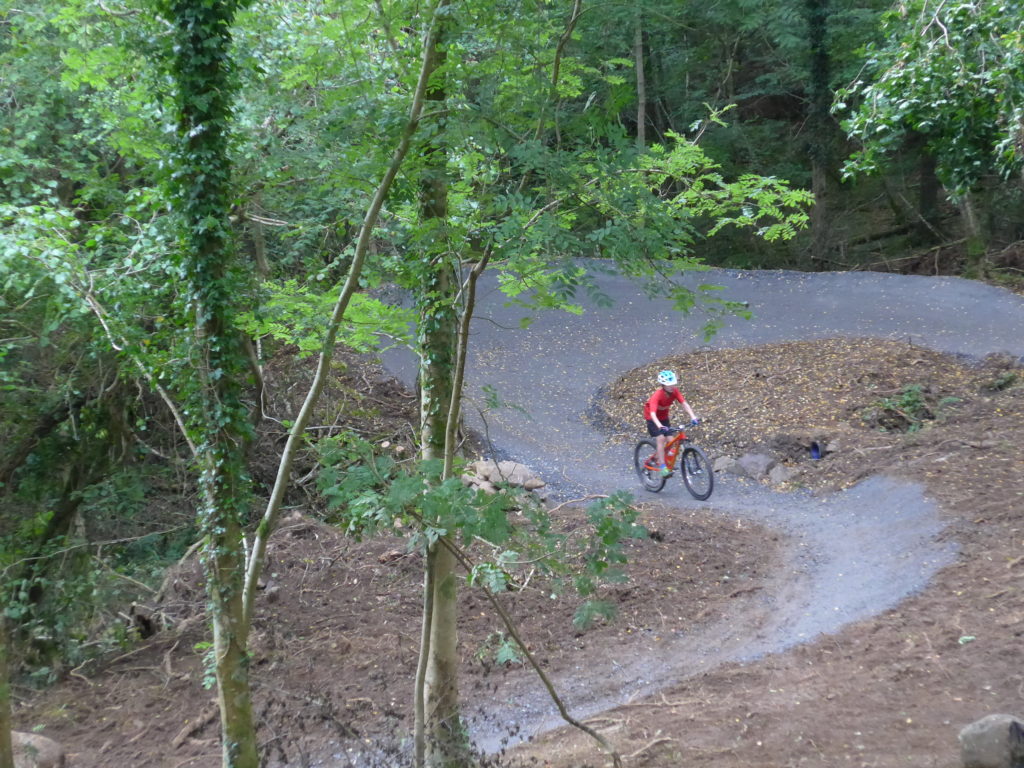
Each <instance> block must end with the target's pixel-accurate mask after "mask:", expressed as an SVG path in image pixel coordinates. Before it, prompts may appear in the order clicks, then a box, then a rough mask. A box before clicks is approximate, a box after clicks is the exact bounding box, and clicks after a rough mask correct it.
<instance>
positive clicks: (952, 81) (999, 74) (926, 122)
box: [836, 0, 1024, 194]
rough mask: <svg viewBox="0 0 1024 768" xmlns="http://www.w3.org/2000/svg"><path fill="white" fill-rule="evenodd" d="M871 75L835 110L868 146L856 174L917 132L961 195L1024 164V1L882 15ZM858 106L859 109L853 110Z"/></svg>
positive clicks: (856, 161) (931, 3)
mask: <svg viewBox="0 0 1024 768" xmlns="http://www.w3.org/2000/svg"><path fill="white" fill-rule="evenodd" d="M882 24H883V31H884V32H885V34H886V41H885V43H883V44H880V45H869V46H868V47H867V49H866V56H867V64H868V66H867V69H866V72H865V74H864V76H863V77H862V78H860V79H858V80H857V81H856V82H855V83H854V84H853V85H852V86H850V88H848V89H846V90H845V91H843V92H842V93H841V94H840V97H839V98H840V101H839V102H838V104H837V105H836V109H837V110H839V111H840V112H843V113H846V112H847V109H849V110H850V111H849V112H848V118H847V121H846V123H845V127H846V129H847V131H848V132H849V133H850V135H851V137H854V138H856V139H857V140H858V141H859V142H860V144H861V147H862V148H861V149H860V150H859V151H858V153H857V154H855V155H854V157H853V158H852V160H851V162H850V163H849V164H848V166H847V172H854V171H867V170H877V169H879V168H880V165H881V162H882V158H883V157H885V156H887V155H892V154H893V153H895V152H897V151H898V150H899V149H900V147H901V145H902V143H903V141H904V139H905V137H906V136H907V135H908V134H909V133H910V132H916V133H918V134H921V135H922V136H924V138H925V140H926V142H927V146H928V149H929V151H930V152H931V153H932V154H933V155H934V156H935V158H936V161H937V163H938V172H939V175H940V178H941V179H942V180H943V183H944V184H945V185H946V186H947V187H948V188H949V189H950V190H951V191H953V192H955V193H958V194H962V193H964V192H966V191H968V190H970V189H971V188H972V187H974V186H975V185H976V184H977V183H978V182H979V180H980V179H981V178H982V177H983V176H984V175H985V174H988V173H992V172H993V171H998V172H1001V173H1002V174H1004V175H1010V174H1013V173H1016V172H1017V171H1018V170H1019V169H1020V168H1021V167H1022V166H1024V157H1022V156H1021V152H1020V140H1021V133H1020V131H1021V125H1022V117H1024V111H1022V110H1024V45H1022V43H1024V40H1022V37H1021V35H1022V32H1021V29H1022V28H1024V6H1022V5H1021V4H1020V3H1017V2H1009V3H990V2H980V1H978V2H976V1H975V0H960V1H959V2H953V3H946V2H935V0H914V2H910V3H904V4H901V5H900V6H899V7H898V8H897V9H894V10H892V11H890V12H889V13H887V14H886V15H884V16H883V18H882ZM847 104H850V107H849V108H848V107H847Z"/></svg>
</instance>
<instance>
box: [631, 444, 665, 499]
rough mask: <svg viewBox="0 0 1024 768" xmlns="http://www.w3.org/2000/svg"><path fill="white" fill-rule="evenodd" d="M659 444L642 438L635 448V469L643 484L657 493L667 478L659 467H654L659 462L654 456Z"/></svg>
mask: <svg viewBox="0 0 1024 768" xmlns="http://www.w3.org/2000/svg"><path fill="white" fill-rule="evenodd" d="M656 453H657V446H656V445H655V444H654V441H653V440H641V441H640V442H639V443H637V444H636V448H634V449H633V469H635V470H636V476H637V477H639V478H640V482H641V484H642V485H643V486H644V488H646V489H647V490H648V491H650V492H651V493H657V492H658V491H660V490H661V489H662V488H664V487H665V478H664V477H663V476H662V474H661V471H660V470H659V469H652V467H654V466H655V465H656V464H657V459H655V458H654V456H655V455H656Z"/></svg>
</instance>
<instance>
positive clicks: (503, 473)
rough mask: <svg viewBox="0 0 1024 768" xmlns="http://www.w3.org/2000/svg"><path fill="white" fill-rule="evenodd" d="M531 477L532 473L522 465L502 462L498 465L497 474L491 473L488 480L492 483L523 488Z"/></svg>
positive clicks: (513, 462)
mask: <svg viewBox="0 0 1024 768" xmlns="http://www.w3.org/2000/svg"><path fill="white" fill-rule="evenodd" d="M531 477H533V473H532V472H530V470H529V469H527V468H526V467H525V466H523V465H522V464H520V463H518V462H515V461H502V462H499V463H498V471H497V473H496V474H495V473H493V472H492V473H491V476H490V478H489V479H490V481H491V482H492V483H508V484H509V485H518V486H523V485H525V484H526V481H527V480H529V479H530V478H531Z"/></svg>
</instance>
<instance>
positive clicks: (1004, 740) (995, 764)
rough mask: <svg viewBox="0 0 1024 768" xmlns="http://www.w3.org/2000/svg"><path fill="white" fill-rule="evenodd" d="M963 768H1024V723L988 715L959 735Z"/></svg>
mask: <svg viewBox="0 0 1024 768" xmlns="http://www.w3.org/2000/svg"><path fill="white" fill-rule="evenodd" d="M959 738H960V757H961V759H962V760H963V764H964V768H1021V766H1024V723H1022V722H1021V721H1020V720H1018V719H1017V718H1016V717H1014V716H1013V715H988V716H987V717H983V718H981V720H976V721H975V722H973V723H971V724H970V725H968V726H967V727H966V728H964V729H963V730H962V731H960V737H959Z"/></svg>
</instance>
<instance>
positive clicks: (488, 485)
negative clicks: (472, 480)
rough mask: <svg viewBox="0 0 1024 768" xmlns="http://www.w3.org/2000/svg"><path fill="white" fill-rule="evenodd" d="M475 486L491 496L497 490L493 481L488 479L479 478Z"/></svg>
mask: <svg viewBox="0 0 1024 768" xmlns="http://www.w3.org/2000/svg"><path fill="white" fill-rule="evenodd" d="M476 487H477V488H479V489H480V490H481V491H483V492H484V493H488V494H491V495H492V496H493V495H494V494H496V493H497V492H498V489H497V487H495V485H494V483H492V482H491V481H490V480H481V481H480V482H479V483H477V486H476Z"/></svg>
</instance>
